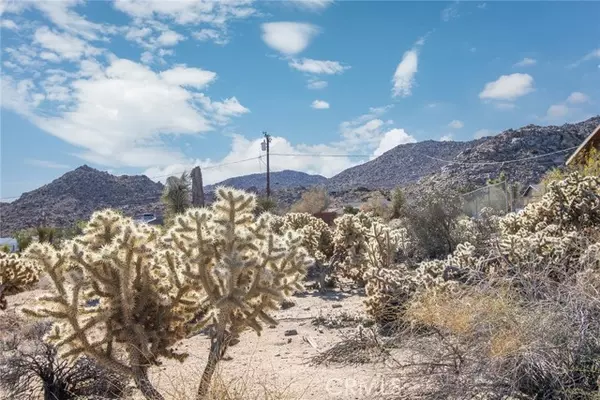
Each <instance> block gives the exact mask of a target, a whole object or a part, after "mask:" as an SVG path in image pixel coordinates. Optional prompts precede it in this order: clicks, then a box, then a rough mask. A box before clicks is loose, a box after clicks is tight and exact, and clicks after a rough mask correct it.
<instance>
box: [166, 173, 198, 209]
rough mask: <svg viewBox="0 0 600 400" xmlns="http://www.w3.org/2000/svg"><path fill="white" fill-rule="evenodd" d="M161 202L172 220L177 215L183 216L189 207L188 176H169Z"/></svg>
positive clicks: (189, 188) (189, 185)
mask: <svg viewBox="0 0 600 400" xmlns="http://www.w3.org/2000/svg"><path fill="white" fill-rule="evenodd" d="M162 201H163V203H164V204H165V206H166V207H167V215H168V217H169V218H173V217H174V216H175V215H177V214H183V213H184V212H185V210H187V209H188V208H189V207H190V205H191V183H190V178H189V175H188V174H187V173H186V172H184V173H183V174H181V176H180V177H179V178H178V177H176V176H170V177H169V178H167V182H166V184H165V189H164V192H163V195H162Z"/></svg>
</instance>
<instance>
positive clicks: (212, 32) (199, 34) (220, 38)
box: [192, 28, 229, 46]
mask: <svg viewBox="0 0 600 400" xmlns="http://www.w3.org/2000/svg"><path fill="white" fill-rule="evenodd" d="M192 36H193V37H194V38H195V39H196V40H199V41H201V42H208V41H212V42H214V43H215V44H218V45H221V46H223V45H226V44H227V43H229V38H228V37H227V36H226V34H225V33H224V32H222V31H218V30H216V29H209V28H205V29H200V30H199V31H196V32H194V33H192Z"/></svg>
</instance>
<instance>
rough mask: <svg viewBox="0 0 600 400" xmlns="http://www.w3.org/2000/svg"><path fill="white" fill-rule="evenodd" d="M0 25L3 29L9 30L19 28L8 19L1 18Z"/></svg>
mask: <svg viewBox="0 0 600 400" xmlns="http://www.w3.org/2000/svg"><path fill="white" fill-rule="evenodd" d="M0 27H1V28H3V29H9V30H11V31H16V30H18V29H19V27H18V26H17V24H16V23H15V22H14V21H12V20H10V19H3V20H2V21H0Z"/></svg>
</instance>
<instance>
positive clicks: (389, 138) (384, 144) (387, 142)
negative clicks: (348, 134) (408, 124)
mask: <svg viewBox="0 0 600 400" xmlns="http://www.w3.org/2000/svg"><path fill="white" fill-rule="evenodd" d="M416 141H417V140H416V139H415V138H414V137H413V136H411V135H409V134H408V133H406V131H405V130H404V129H398V128H396V129H391V130H389V131H387V132H385V133H384V134H383V137H382V138H381V140H380V142H379V146H378V147H377V148H376V149H375V151H374V152H373V156H375V157H379V156H380V155H382V154H383V153H385V152H386V151H388V150H391V149H393V148H394V147H396V146H399V145H401V144H407V143H415V142H416Z"/></svg>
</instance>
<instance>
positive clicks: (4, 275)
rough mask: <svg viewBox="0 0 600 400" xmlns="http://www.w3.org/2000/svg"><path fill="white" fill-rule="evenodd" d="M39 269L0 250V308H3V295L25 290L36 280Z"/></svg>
mask: <svg viewBox="0 0 600 400" xmlns="http://www.w3.org/2000/svg"><path fill="white" fill-rule="evenodd" d="M38 275H39V271H38V269H37V268H36V267H35V266H34V265H33V263H31V262H29V260H27V259H25V258H22V257H20V256H19V255H18V254H14V253H4V252H0V310H5V309H6V307H7V302H6V298H5V296H7V295H11V294H15V293H18V292H21V291H23V290H26V289H27V288H29V287H30V286H31V285H33V284H34V283H36V282H37V281H38Z"/></svg>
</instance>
